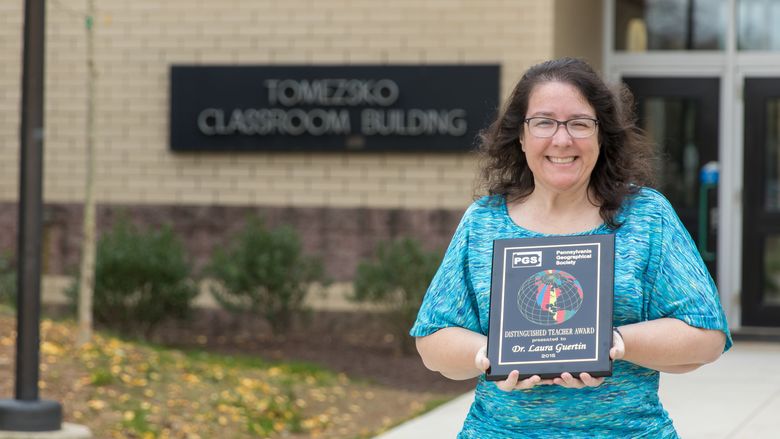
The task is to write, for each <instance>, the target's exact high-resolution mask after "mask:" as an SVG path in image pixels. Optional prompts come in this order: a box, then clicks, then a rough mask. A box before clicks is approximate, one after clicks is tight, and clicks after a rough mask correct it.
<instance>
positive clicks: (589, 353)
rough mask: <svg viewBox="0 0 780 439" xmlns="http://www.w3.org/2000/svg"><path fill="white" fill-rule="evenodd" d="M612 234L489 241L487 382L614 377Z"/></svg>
mask: <svg viewBox="0 0 780 439" xmlns="http://www.w3.org/2000/svg"><path fill="white" fill-rule="evenodd" d="M614 254H615V236H614V235H584V236H582V235H580V236H551V237H542V238H518V239H500V240H496V241H494V242H493V270H492V280H491V288H490V330H489V332H488V349H487V353H488V359H490V368H489V369H488V371H487V374H486V378H487V379H488V380H491V381H497V380H503V379H506V377H507V376H508V375H509V373H510V372H511V371H513V370H517V371H518V372H520V378H521V379H523V378H528V377H530V376H533V375H539V376H540V377H542V378H554V377H558V376H560V375H561V374H562V373H564V372H569V373H571V374H572V375H574V376H575V377H577V376H579V374H580V373H582V372H587V373H589V374H590V375H591V376H594V377H601V376H610V375H612V360H611V359H610V358H609V350H610V348H611V347H612V297H613V291H612V288H613V281H614V263H615V260H614Z"/></svg>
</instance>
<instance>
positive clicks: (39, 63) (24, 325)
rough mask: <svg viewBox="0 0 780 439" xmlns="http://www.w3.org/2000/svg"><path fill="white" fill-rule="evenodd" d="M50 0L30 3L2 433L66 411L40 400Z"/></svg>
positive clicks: (49, 421)
mask: <svg viewBox="0 0 780 439" xmlns="http://www.w3.org/2000/svg"><path fill="white" fill-rule="evenodd" d="M45 9H46V7H45V0H26V2H25V13H24V54H23V57H22V58H23V60H22V63H23V64H22V66H23V71H22V117H21V122H22V126H21V149H20V162H21V165H20V170H19V171H20V172H19V174H20V177H19V225H18V230H19V240H18V250H17V260H18V262H19V263H18V272H17V273H18V275H17V287H18V288H17V295H18V300H17V305H18V308H17V318H16V319H17V320H16V322H17V337H16V399H15V400H0V430H10V431H52V430H59V429H60V428H61V424H62V407H61V406H60V405H59V404H58V403H57V402H55V401H44V400H39V399H38V376H39V368H40V364H39V346H40V311H41V309H40V308H41V291H40V287H41V224H42V221H41V217H42V211H43V195H42V194H43V190H42V187H43V183H42V182H43V138H44V132H43V83H44V69H43V67H44V54H45V52H44V39H45V20H44V13H45Z"/></svg>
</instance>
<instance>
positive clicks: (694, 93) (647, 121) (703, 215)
mask: <svg viewBox="0 0 780 439" xmlns="http://www.w3.org/2000/svg"><path fill="white" fill-rule="evenodd" d="M623 81H624V82H625V83H626V84H627V85H628V87H629V88H630V89H631V91H632V92H633V93H634V97H635V99H636V105H637V116H638V117H639V126H640V127H641V128H642V129H644V130H645V132H646V134H647V135H648V136H649V137H650V138H651V140H653V142H654V143H656V144H657V145H658V146H659V148H660V149H661V151H660V152H661V163H660V166H659V173H660V175H658V183H659V186H658V189H659V190H660V191H661V192H662V193H663V194H664V195H665V196H666V197H667V198H668V199H669V201H670V202H671V203H672V206H674V208H675V210H676V211H677V214H678V215H679V216H680V219H681V220H682V222H683V224H684V225H685V227H686V228H687V229H688V232H689V233H690V234H691V237H693V239H694V242H696V244H697V246H698V248H699V251H700V252H701V254H702V257H703V259H704V262H705V263H706V264H707V268H708V269H709V271H710V274H711V275H712V277H713V278H715V274H716V273H715V269H716V266H717V265H716V250H715V249H716V248H717V246H716V244H717V242H716V239H717V217H718V215H717V198H718V196H717V170H716V169H717V161H718V117H719V111H718V109H719V93H720V80H719V79H718V78H669V77H663V78H635V77H624V78H623ZM708 164H709V165H708ZM705 165H708V166H706V167H705Z"/></svg>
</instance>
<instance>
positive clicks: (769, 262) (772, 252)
mask: <svg viewBox="0 0 780 439" xmlns="http://www.w3.org/2000/svg"><path fill="white" fill-rule="evenodd" d="M765 243H766V244H765V245H766V247H765V250H764V286H765V288H764V303H766V304H768V305H778V304H780V236H772V237H768V238H767V239H766V241H765Z"/></svg>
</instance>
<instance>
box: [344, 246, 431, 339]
mask: <svg viewBox="0 0 780 439" xmlns="http://www.w3.org/2000/svg"><path fill="white" fill-rule="evenodd" d="M440 261H441V255H440V254H438V253H435V252H426V251H425V250H423V249H422V247H421V246H420V244H419V243H418V242H417V241H415V240H413V239H411V238H401V239H397V240H394V241H389V242H382V243H380V244H379V246H378V247H377V251H376V256H375V258H374V260H373V261H370V262H365V261H364V262H361V263H360V264H359V265H358V269H357V275H356V276H355V282H354V286H355V292H354V297H353V300H356V301H360V302H371V303H375V304H380V305H383V306H385V307H386V308H387V310H388V312H387V317H388V319H389V323H390V325H391V327H392V328H393V331H394V335H395V336H396V337H397V340H399V348H400V349H401V350H402V351H403V352H404V353H411V352H414V342H413V339H412V338H411V337H409V335H408V331H409V328H410V327H411V326H412V324H413V323H414V320H415V318H416V316H417V311H418V310H419V309H420V304H421V303H422V299H423V296H424V295H425V291H426V290H427V289H428V285H429V284H430V282H431V279H433V275H434V274H436V270H437V268H438V266H439V262H440Z"/></svg>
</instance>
